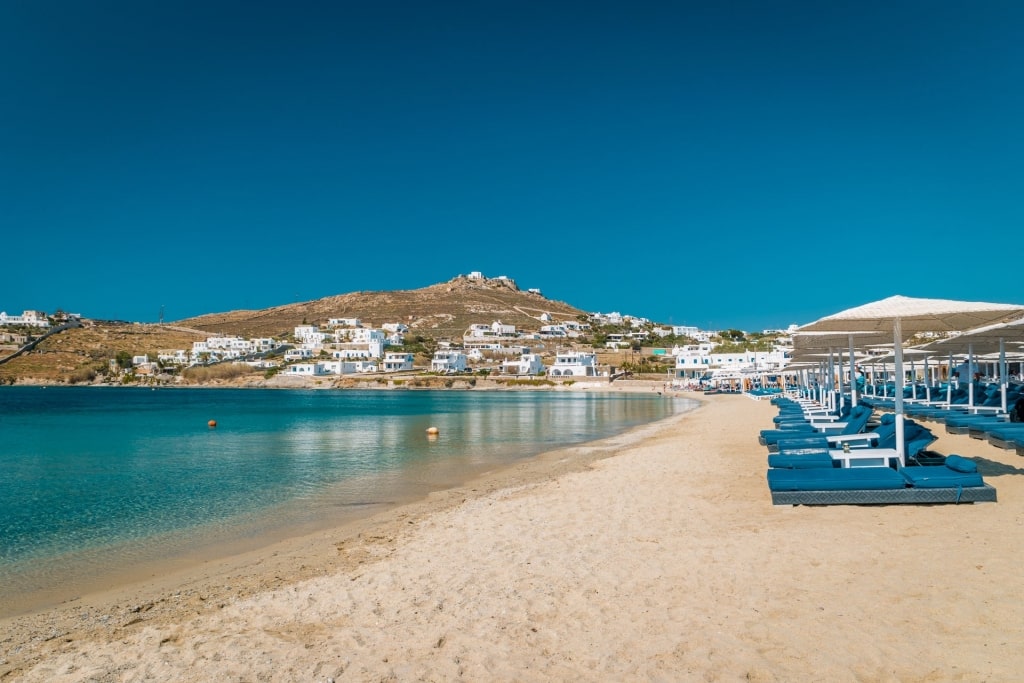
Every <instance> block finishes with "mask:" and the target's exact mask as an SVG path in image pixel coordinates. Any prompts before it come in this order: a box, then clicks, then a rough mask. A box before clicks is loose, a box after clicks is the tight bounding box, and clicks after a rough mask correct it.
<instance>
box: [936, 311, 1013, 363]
mask: <svg viewBox="0 0 1024 683" xmlns="http://www.w3.org/2000/svg"><path fill="white" fill-rule="evenodd" d="M999 340H1003V341H1004V342H1005V343H1006V344H1011V345H1019V344H1024V318H1020V319H1018V320H1012V321H1010V322H1005V323H995V324H993V325H985V326H983V327H977V328H975V329H973V330H967V331H966V332H964V333H963V334H961V335H957V336H956V337H949V338H947V339H939V340H937V341H933V342H931V343H929V344H925V345H924V346H923V347H922V348H925V349H930V350H932V351H934V352H935V353H936V354H943V353H966V352H967V350H968V348H973V350H974V352H975V353H996V352H998V351H999Z"/></svg>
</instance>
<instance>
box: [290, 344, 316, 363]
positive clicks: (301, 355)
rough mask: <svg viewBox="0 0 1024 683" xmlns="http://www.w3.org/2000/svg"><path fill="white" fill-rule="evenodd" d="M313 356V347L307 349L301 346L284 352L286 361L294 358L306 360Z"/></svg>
mask: <svg viewBox="0 0 1024 683" xmlns="http://www.w3.org/2000/svg"><path fill="white" fill-rule="evenodd" d="M312 357H313V349H307V348H304V347H300V348H297V349H288V350H287V351H285V352H284V359H285V360H286V361H293V360H306V359H309V358H312Z"/></svg>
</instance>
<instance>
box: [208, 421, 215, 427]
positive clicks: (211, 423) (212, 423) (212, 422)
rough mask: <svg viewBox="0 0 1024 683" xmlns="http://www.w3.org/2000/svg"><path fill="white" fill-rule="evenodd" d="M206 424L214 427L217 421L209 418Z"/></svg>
mask: <svg viewBox="0 0 1024 683" xmlns="http://www.w3.org/2000/svg"><path fill="white" fill-rule="evenodd" d="M206 424H207V425H209V426H210V427H216V426H217V421H216V420H210V421H209V422H207V423H206Z"/></svg>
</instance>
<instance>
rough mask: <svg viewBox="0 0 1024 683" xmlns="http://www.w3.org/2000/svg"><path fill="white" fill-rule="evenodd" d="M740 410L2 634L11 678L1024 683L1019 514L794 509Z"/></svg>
mask: <svg viewBox="0 0 1024 683" xmlns="http://www.w3.org/2000/svg"><path fill="white" fill-rule="evenodd" d="M774 414H775V408H774V407H773V406H771V405H770V404H769V403H768V402H767V401H763V402H757V401H753V400H750V399H748V398H746V397H743V396H735V395H722V396H711V397H706V402H705V404H704V405H703V406H702V407H701V408H699V409H698V410H696V411H694V412H692V413H687V414H684V415H680V416H677V417H674V418H671V419H669V420H666V421H663V422H661V423H658V424H655V425H649V426H646V427H643V428H639V429H636V430H633V431H632V432H630V433H628V434H625V435H621V436H618V437H615V438H612V439H607V440H604V441H601V442H596V443H592V444H588V445H586V446H582V447H574V448H569V449H565V450H562V451H558V452H553V453H548V454H545V455H543V456H540V457H539V458H536V459H534V460H531V461H529V462H526V463H522V464H519V465H516V466H514V467H512V468H509V469H507V470H503V471H500V472H494V473H491V474H489V475H487V476H485V477H483V478H481V479H479V480H476V481H474V482H472V483H471V484H469V485H466V486H464V487H460V488H458V489H453V490H449V491H445V492H441V493H437V494H434V495H432V496H431V497H430V498H429V499H427V500H425V501H421V502H418V503H415V504H411V505H407V506H403V507H401V508H399V509H396V510H392V511H389V512H387V513H384V514H381V515H378V516H377V517H374V518H371V519H368V520H364V521H362V522H359V523H357V524H354V525H351V526H347V527H344V528H341V529H335V530H331V531H328V532H322V533H318V534H315V535H313V536H309V537H305V538H300V539H293V540H290V541H288V542H285V543H281V544H279V545H276V546H274V547H272V548H269V549H265V550H262V551H259V552H254V553H250V554H247V555H244V556H240V557H236V558H232V559H231V560H226V561H222V562H211V563H208V564H207V565H204V566H202V567H200V568H192V569H189V570H187V571H183V572H181V573H177V574H173V575H170V576H160V577H153V578H152V580H150V581H147V582H144V583H142V584H138V585H134V586H128V587H119V588H116V589H112V590H111V591H109V592H107V593H104V594H101V595H91V596H83V597H82V598H81V599H78V600H74V601H71V602H69V603H67V604H65V605H62V606H61V607H59V608H56V609H52V610H48V611H46V612H44V613H40V614H34V615H29V616H23V617H19V618H15V619H9V620H6V621H4V622H0V680H3V681H8V680H11V681H13V680H18V681H138V680H161V681H169V680H177V681H208V680H220V681H253V680H266V681H300V680H301V681H326V680H330V679H333V680H335V681H378V680H393V681H449V680H469V681H490V680H500V681H570V680H571V681H639V680H643V681H683V680H707V681H714V680H726V681H728V680H753V681H795V680H822V681H826V680H827V681H1010V680H1015V679H1018V678H1019V672H1020V671H1022V670H1024V651H1022V650H1021V648H1020V643H1021V642H1024V603H1022V601H1021V599H1020V596H1021V594H1022V593H1024V578H1022V577H1021V571H1020V569H1019V566H1018V564H1019V563H1018V557H1017V556H1018V554H1019V553H1020V552H1021V551H1022V550H1024V504H1022V501H1024V478H1022V477H1021V475H1024V467H1022V465H1024V460H1021V459H1020V458H1018V456H1016V455H1015V454H1014V453H1013V452H1012V451H1003V450H999V449H995V448H993V447H991V446H989V445H988V444H986V443H984V442H980V441H975V440H970V439H969V438H968V437H966V436H950V435H946V434H945V433H944V431H943V428H942V426H941V425H929V426H931V428H932V429H933V431H934V432H935V433H936V434H940V435H941V438H940V439H939V441H938V442H936V444H934V445H933V447H932V448H933V449H934V450H937V451H939V452H942V453H946V454H949V453H960V454H962V455H966V456H971V457H975V458H976V459H977V460H978V462H979V464H980V467H981V471H982V473H983V474H984V475H985V478H986V480H987V481H988V482H989V483H991V484H993V485H994V486H995V487H996V488H997V489H998V491H999V502H998V503H995V504H978V505H961V506H954V505H936V506H909V505H904V506H889V507H853V506H835V507H822V508H807V507H796V508H793V507H774V506H772V504H771V502H770V497H769V494H768V489H767V486H766V484H765V469H766V452H765V449H764V448H763V447H761V446H759V445H758V444H757V438H756V434H757V431H758V429H760V428H763V427H768V426H770V423H771V417H772V416H773V415H774Z"/></svg>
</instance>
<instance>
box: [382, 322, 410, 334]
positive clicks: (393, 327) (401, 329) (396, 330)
mask: <svg viewBox="0 0 1024 683" xmlns="http://www.w3.org/2000/svg"><path fill="white" fill-rule="evenodd" d="M380 327H381V329H382V330H384V331H385V332H390V333H392V334H405V333H407V332H408V331H409V326H408V325H406V324H405V323H384V324H383V325H381V326H380Z"/></svg>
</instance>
